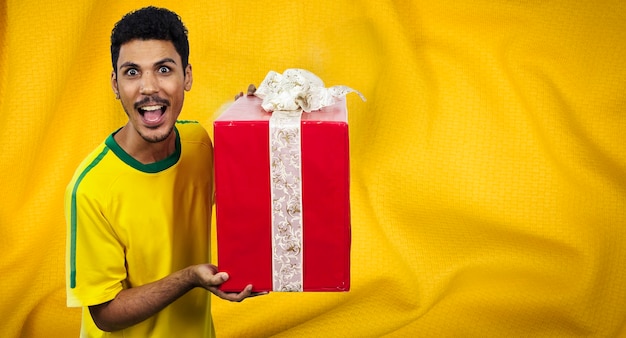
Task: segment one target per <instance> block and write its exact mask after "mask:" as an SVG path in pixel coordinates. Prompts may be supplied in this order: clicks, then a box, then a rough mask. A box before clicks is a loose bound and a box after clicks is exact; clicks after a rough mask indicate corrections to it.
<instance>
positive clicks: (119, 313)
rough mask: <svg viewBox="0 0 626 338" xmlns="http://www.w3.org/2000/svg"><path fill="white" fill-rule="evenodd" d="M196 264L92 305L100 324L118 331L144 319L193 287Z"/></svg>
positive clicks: (92, 312) (97, 321)
mask: <svg viewBox="0 0 626 338" xmlns="http://www.w3.org/2000/svg"><path fill="white" fill-rule="evenodd" d="M192 269H193V268H192V267H190V268H186V269H183V270H180V271H177V272H174V273H173V274H171V275H169V276H167V277H165V278H163V279H161V280H158V281H155V282H153V283H150V284H146V285H142V286H138V287H132V288H129V289H124V290H122V291H121V292H120V293H118V294H117V296H116V297H115V299H113V300H111V301H110V302H107V303H104V304H100V305H96V306H90V307H89V311H90V312H91V316H92V318H93V320H94V322H95V323H96V325H97V326H98V327H99V328H100V329H101V330H103V331H118V330H122V329H125V328H127V327H129V326H132V325H135V324H137V323H140V322H142V321H144V320H146V319H148V318H149V317H151V316H153V315H155V314H156V313H158V312H159V311H161V310H163V308H165V307H166V306H168V305H169V304H171V303H172V302H174V301H175V300H177V299H178V298H180V297H181V296H183V295H184V294H185V293H187V292H188V291H190V290H191V289H193V288H194V287H195V286H196V285H197V284H196V283H197V281H196V278H195V277H194V272H193V270H192Z"/></svg>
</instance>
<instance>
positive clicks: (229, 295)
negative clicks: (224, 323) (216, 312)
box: [209, 285, 253, 302]
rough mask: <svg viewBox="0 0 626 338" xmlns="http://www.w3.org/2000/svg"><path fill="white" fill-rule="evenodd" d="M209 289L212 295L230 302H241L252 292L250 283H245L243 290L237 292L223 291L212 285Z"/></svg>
mask: <svg viewBox="0 0 626 338" xmlns="http://www.w3.org/2000/svg"><path fill="white" fill-rule="evenodd" d="M209 291H211V292H212V293H213V294H214V295H216V296H218V297H220V298H222V299H225V300H229V301H231V302H241V301H242V300H244V299H246V298H248V297H251V295H252V294H253V293H252V285H247V286H246V287H245V288H244V289H243V291H241V292H239V293H234V292H224V291H222V290H220V289H219V288H218V287H216V286H212V287H210V288H209Z"/></svg>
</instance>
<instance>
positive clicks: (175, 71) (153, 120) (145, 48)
mask: <svg viewBox="0 0 626 338" xmlns="http://www.w3.org/2000/svg"><path fill="white" fill-rule="evenodd" d="M191 83H192V76H191V65H187V67H186V69H183V68H182V63H181V58H180V55H178V53H177V52H176V49H175V48H174V45H173V44H172V42H170V41H165V40H132V41H130V42H127V43H125V44H123V45H122V46H121V48H120V56H119V59H118V60H117V74H115V72H113V73H112V75H111V85H112V86H113V91H114V92H116V93H119V98H120V100H121V102H122V106H123V107H124V111H126V114H127V115H128V119H129V123H130V124H131V125H132V127H133V129H134V131H136V132H137V133H138V134H139V135H140V136H141V137H142V138H143V139H144V140H145V141H147V142H151V143H154V142H161V141H163V140H165V139H167V137H168V136H169V135H170V134H171V132H172V130H173V128H174V124H175V123H176V119H177V118H178V115H180V112H181V110H182V108H183V101H184V97H185V91H188V90H190V89H191Z"/></svg>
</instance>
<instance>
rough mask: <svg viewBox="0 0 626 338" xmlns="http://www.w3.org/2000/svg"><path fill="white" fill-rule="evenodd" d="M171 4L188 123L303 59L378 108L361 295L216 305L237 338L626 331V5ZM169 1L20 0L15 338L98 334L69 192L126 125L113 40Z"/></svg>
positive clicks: (354, 176) (4, 310) (339, 0)
mask: <svg viewBox="0 0 626 338" xmlns="http://www.w3.org/2000/svg"><path fill="white" fill-rule="evenodd" d="M152 3H153V4H155V5H159V6H165V7H169V8H171V9H173V10H175V11H176V12H178V13H179V14H180V15H181V16H182V18H183V20H184V21H185V23H186V24H187V26H188V28H189V30H190V42H191V57H190V62H191V63H192V65H193V72H194V84H193V89H192V91H191V92H190V93H189V94H188V95H187V102H186V105H185V109H184V111H183V114H182V118H187V119H197V120H200V121H201V122H203V123H204V124H205V126H206V127H207V128H209V129H210V128H212V127H211V121H212V119H213V118H214V116H215V113H216V112H217V111H219V109H220V107H221V106H222V105H223V104H224V103H226V102H229V101H230V100H232V97H233V95H234V94H235V93H236V92H238V91H240V90H245V88H246V86H247V84H248V83H257V84H258V83H259V82H260V81H261V80H262V79H263V77H264V76H265V74H266V73H267V72H268V71H269V70H275V71H279V72H282V71H283V70H285V69H286V68H292V67H298V68H305V69H308V70H310V71H312V72H314V73H315V74H317V75H319V76H320V77H321V78H322V79H324V80H325V82H326V85H327V86H331V85H337V84H344V85H348V86H351V87H353V88H356V89H358V90H360V91H361V92H363V94H365V96H366V97H367V98H368V101H367V102H366V103H363V102H361V101H360V100H359V99H358V97H357V96H356V95H354V96H352V95H351V96H349V97H348V101H349V103H348V107H349V123H350V136H351V184H352V220H353V221H352V227H353V228H352V234H353V249H352V290H351V291H350V292H349V293H343V294H338V293H332V294H331V293H326V294H278V293H273V294H270V295H268V296H264V297H259V298H254V299H249V300H246V301H245V302H243V303H240V304H232V303H226V302H223V301H219V300H215V301H214V307H213V313H214V318H215V321H216V326H217V332H218V335H219V336H221V337H257V336H258V337H262V336H271V335H275V336H278V337H333V336H337V337H378V336H390V337H408V336H416V337H460V336H461V337H487V336H500V337H509V336H512V337H519V336H538V337H574V336H579V337H582V336H585V337H613V336H620V335H625V334H626V324H625V323H626V136H625V135H626V109H625V107H626V64H625V61H624V60H626V2H624V1H621V0H615V1H610V0H609V1H600V2H593V1H531V0H518V1H511V0H496V1H493V0H474V1H471V0H461V1H451V0H450V1H448V0H444V1H353V0H328V1H326V0H320V1H310V2H301V1H262V2H252V1H243V0H242V1H233V0H230V1H181V0H175V1H174V0H173V1H155V2H152ZM147 4H149V2H147V1H95V0H94V1H87V0H85V1H75V0H73V1H69V0H55V1H46V0H44V1H40V0H37V1H34V0H6V1H3V2H1V3H0V48H1V52H0V65H1V70H0V128H1V130H2V132H1V134H0V144H1V145H2V151H0V185H1V190H2V193H1V195H0V226H1V227H0V231H1V232H0V235H1V238H0V240H1V244H0V245H1V248H2V250H1V253H2V254H1V256H0V268H1V274H2V277H1V278H0V283H1V284H0V286H1V287H0V299H1V301H0V318H1V322H0V336H2V337H74V336H76V335H77V332H78V324H79V318H78V316H79V312H78V311H77V310H76V309H68V308H66V307H65V293H64V280H63V271H64V256H63V255H64V245H65V225H64V219H63V200H62V199H63V190H64V188H65V186H66V184H67V182H68V181H69V179H70V176H71V175H72V172H73V170H74V168H75V167H76V165H77V164H78V163H79V161H80V160H81V159H82V158H83V157H84V156H85V155H86V154H87V152H88V151H89V150H91V149H92V148H93V147H94V146H95V145H96V144H98V143H99V142H101V141H102V140H103V139H104V138H105V137H106V136H107V135H108V134H109V133H110V132H111V131H112V130H114V129H115V128H117V127H118V126H120V125H121V124H122V123H123V122H124V121H125V116H124V113H123V111H122V110H121V108H120V107H119V104H118V102H117V101H116V100H115V99H114V95H113V93H112V91H111V89H110V87H109V76H110V69H111V65H110V55H109V50H108V48H109V41H108V39H109V34H110V30H111V28H112V25H113V24H114V22H116V21H117V20H118V19H119V18H120V17H121V16H122V14H124V13H126V12H127V11H129V10H131V9H135V8H138V7H142V6H144V5H147ZM329 236H332V234H329Z"/></svg>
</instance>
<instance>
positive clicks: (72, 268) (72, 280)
mask: <svg viewBox="0 0 626 338" xmlns="http://www.w3.org/2000/svg"><path fill="white" fill-rule="evenodd" d="M108 152H109V148H107V147H104V149H102V152H100V154H98V156H97V157H96V158H95V159H94V160H93V161H92V162H91V163H90V164H89V165H88V166H87V167H86V168H85V170H83V172H82V173H80V176H78V178H77V179H76V182H75V183H74V187H73V188H72V200H71V201H70V209H71V211H70V213H71V214H70V288H72V289H73V288H75V287H76V231H77V230H78V229H77V221H76V191H78V186H79V185H80V182H81V181H82V180H83V178H85V176H87V173H88V172H89V171H91V169H93V168H94V167H95V166H96V165H98V163H100V161H101V160H102V159H103V158H104V156H105V155H106V154H107V153H108Z"/></svg>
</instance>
